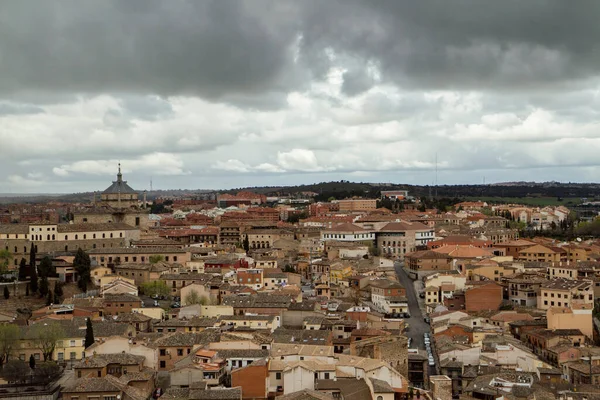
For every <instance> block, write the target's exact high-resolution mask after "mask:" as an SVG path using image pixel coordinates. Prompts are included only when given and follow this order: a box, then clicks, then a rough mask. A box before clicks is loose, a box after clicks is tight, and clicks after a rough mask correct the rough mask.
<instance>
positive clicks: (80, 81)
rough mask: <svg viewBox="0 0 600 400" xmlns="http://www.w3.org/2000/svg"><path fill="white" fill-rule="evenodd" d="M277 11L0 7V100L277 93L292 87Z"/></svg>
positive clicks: (143, 4) (284, 23)
mask: <svg viewBox="0 0 600 400" xmlns="http://www.w3.org/2000/svg"><path fill="white" fill-rule="evenodd" d="M261 4H262V5H261ZM285 8H286V7H284V6H277V4H274V3H270V5H269V7H266V3H265V2H264V1H259V2H255V1H253V2H229V1H220V0H218V1H173V2H171V1H168V2H167V1H158V0H132V1H99V2H96V1H94V2H91V1H79V0H78V1H43V2H37V1H19V2H6V3H2V4H1V5H0V37H1V38H2V40H0V69H1V71H2V74H1V75H0V92H4V93H5V94H6V93H10V92H19V91H21V90H23V89H29V90H40V91H58V92H70V91H71V92H94V93H95V92H127V91H129V92H141V93H157V94H161V95H162V94H165V95H172V94H188V95H201V96H203V97H207V98H219V97H221V96H224V95H227V94H235V93H238V92H256V93H260V92H262V91H264V90H266V89H270V90H283V91H285V90H287V89H288V88H289V85H292V84H294V81H293V79H294V77H293V65H291V61H292V57H291V55H290V49H289V46H290V44H291V43H293V41H294V38H295V36H296V32H297V29H296V28H295V27H294V26H293V23H292V22H293V20H289V19H286V18H285V16H286V15H288V16H289V17H292V16H293V12H290V13H282V14H281V15H279V14H280V11H279V10H280V9H285ZM265 10H266V11H267V12H268V13H269V18H266V17H264V16H262V15H261V14H263V13H264V11H265ZM284 78H285V79H284Z"/></svg>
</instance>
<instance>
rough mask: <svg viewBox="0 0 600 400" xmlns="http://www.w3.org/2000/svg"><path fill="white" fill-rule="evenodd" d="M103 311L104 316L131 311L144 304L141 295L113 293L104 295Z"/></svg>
mask: <svg viewBox="0 0 600 400" xmlns="http://www.w3.org/2000/svg"><path fill="white" fill-rule="evenodd" d="M102 305H103V308H102V313H103V315H104V316H111V315H119V314H123V313H131V312H132V310H133V309H134V308H140V307H141V306H142V300H140V298H139V297H137V296H133V295H130V294H111V295H106V296H104V299H103V304H102Z"/></svg>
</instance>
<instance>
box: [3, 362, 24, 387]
mask: <svg viewBox="0 0 600 400" xmlns="http://www.w3.org/2000/svg"><path fill="white" fill-rule="evenodd" d="M29 372H30V369H29V366H28V365H27V363H26V362H24V361H21V360H11V361H8V362H7V363H6V365H5V366H4V367H3V368H2V377H3V378H4V379H6V380H7V381H8V382H17V383H18V382H23V381H25V380H26V379H27V377H28V376H29Z"/></svg>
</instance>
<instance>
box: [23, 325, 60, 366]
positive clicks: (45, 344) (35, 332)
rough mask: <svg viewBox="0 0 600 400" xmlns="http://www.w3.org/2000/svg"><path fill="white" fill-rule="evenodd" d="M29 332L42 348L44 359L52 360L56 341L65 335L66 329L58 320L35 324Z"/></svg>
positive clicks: (36, 344)
mask: <svg viewBox="0 0 600 400" xmlns="http://www.w3.org/2000/svg"><path fill="white" fill-rule="evenodd" d="M29 333H30V335H31V339H32V340H33V343H34V345H35V347H36V348H38V349H40V350H41V352H42V354H43V356H44V361H48V360H52V354H53V353H54V349H55V348H56V342H58V341H59V340H62V339H64V337H65V331H64V329H63V328H62V326H61V325H60V324H59V323H57V322H50V323H38V324H35V325H33V327H32V328H31V330H30V332H29Z"/></svg>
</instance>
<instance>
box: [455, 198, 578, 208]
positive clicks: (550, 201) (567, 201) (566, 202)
mask: <svg viewBox="0 0 600 400" xmlns="http://www.w3.org/2000/svg"><path fill="white" fill-rule="evenodd" d="M465 200H466V201H477V200H480V201H485V202H486V203H505V204H524V205H529V206H539V207H545V206H560V205H563V206H575V205H577V204H579V203H581V199H580V198H578V197H565V198H563V199H562V201H558V199H557V198H556V197H465Z"/></svg>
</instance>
